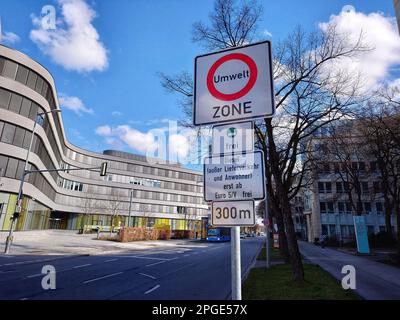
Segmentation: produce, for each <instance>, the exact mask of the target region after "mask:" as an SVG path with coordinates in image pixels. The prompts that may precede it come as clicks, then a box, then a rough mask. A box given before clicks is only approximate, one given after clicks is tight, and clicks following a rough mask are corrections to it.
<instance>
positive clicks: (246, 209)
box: [211, 200, 256, 227]
mask: <svg viewBox="0 0 400 320" xmlns="http://www.w3.org/2000/svg"><path fill="white" fill-rule="evenodd" d="M211 224H212V225H213V226H221V227H239V226H240V227H250V226H254V225H255V224H256V215H255V210H254V201H253V200H243V201H234V202H230V201H229V202H226V201H213V202H212V216H211Z"/></svg>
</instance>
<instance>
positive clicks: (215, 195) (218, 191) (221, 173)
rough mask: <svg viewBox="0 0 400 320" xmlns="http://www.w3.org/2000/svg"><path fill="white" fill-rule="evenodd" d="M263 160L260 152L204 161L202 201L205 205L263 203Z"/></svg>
mask: <svg viewBox="0 0 400 320" xmlns="http://www.w3.org/2000/svg"><path fill="white" fill-rule="evenodd" d="M263 160H264V154H263V152H262V151H255V152H248V153H238V154H233V155H227V154H225V155H219V156H214V157H208V158H205V160H204V199H205V200H206V201H216V200H217V201H218V200H219V201H228V200H229V201H235V200H253V199H256V200H260V199H264V197H265V184H264V161H263Z"/></svg>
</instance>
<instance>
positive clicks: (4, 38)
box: [0, 31, 21, 44]
mask: <svg viewBox="0 0 400 320" xmlns="http://www.w3.org/2000/svg"><path fill="white" fill-rule="evenodd" d="M20 40H21V39H20V38H19V36H18V35H17V34H15V33H14V32H8V31H5V32H4V34H1V35H0V42H1V43H4V42H8V43H10V44H14V43H16V42H19V41H20Z"/></svg>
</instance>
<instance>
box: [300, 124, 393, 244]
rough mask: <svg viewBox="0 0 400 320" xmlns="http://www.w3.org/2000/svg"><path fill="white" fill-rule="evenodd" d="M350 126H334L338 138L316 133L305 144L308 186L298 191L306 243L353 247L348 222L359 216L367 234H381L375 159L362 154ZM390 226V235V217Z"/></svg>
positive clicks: (381, 205)
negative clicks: (322, 241) (332, 242)
mask: <svg viewBox="0 0 400 320" xmlns="http://www.w3.org/2000/svg"><path fill="white" fill-rule="evenodd" d="M350 123H351V122H348V123H346V124H345V123H340V124H338V127H340V126H342V129H343V130H342V131H343V133H341V134H340V138H333V136H332V132H330V130H328V129H327V128H322V129H320V130H318V132H317V133H316V134H315V135H313V137H312V138H311V139H310V140H309V141H308V144H307V148H308V152H307V154H308V157H309V159H311V158H312V161H311V165H310V174H311V175H312V179H311V181H312V184H311V185H310V186H309V187H307V188H305V189H304V190H303V191H302V196H303V209H302V210H303V215H304V216H305V218H306V230H307V239H308V241H309V242H313V241H314V240H315V238H319V237H320V236H321V235H322V234H325V235H328V237H330V238H335V239H336V240H338V241H340V242H342V243H344V242H349V241H353V240H354V239H355V230H354V222H353V216H354V215H356V214H361V215H363V216H365V220H366V225H367V228H368V233H369V234H377V233H379V232H383V231H385V230H386V228H385V212H384V199H383V195H382V188H381V181H380V180H381V178H380V173H379V170H378V168H377V164H376V159H374V158H373V157H371V156H370V155H368V152H363V150H362V149H363V146H362V145H360V144H361V142H360V144H359V143H358V142H359V138H357V133H356V132H355V130H354V126H353V125H349V124H350ZM337 130H338V131H339V129H338V128H337ZM335 134H336V136H337V137H338V136H339V134H338V133H335ZM339 139H342V140H341V141H339ZM355 141H356V142H357V141H358V142H357V143H356V142H355ZM391 224H392V232H393V234H395V228H396V216H395V215H394V214H392V215H391ZM298 227H299V226H298Z"/></svg>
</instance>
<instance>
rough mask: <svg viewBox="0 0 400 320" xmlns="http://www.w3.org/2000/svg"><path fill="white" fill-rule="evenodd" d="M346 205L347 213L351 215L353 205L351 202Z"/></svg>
mask: <svg viewBox="0 0 400 320" xmlns="http://www.w3.org/2000/svg"><path fill="white" fill-rule="evenodd" d="M345 205H346V212H347V213H351V211H352V209H351V203H350V202H346V203H345Z"/></svg>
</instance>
